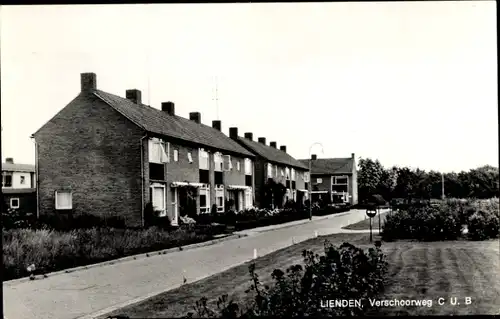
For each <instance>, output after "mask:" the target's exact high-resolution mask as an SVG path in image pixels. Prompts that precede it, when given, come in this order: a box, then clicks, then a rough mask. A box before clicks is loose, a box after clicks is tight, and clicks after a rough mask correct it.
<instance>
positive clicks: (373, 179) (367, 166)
mask: <svg viewBox="0 0 500 319" xmlns="http://www.w3.org/2000/svg"><path fill="white" fill-rule="evenodd" d="M383 171H384V167H383V166H382V164H380V162H379V161H378V160H375V161H373V160H371V159H369V158H366V159H364V158H360V159H359V171H358V194H359V195H358V196H359V198H360V200H361V201H363V200H366V199H368V197H369V196H370V195H373V194H376V193H377V188H378V187H379V184H380V179H381V178H382V174H383Z"/></svg>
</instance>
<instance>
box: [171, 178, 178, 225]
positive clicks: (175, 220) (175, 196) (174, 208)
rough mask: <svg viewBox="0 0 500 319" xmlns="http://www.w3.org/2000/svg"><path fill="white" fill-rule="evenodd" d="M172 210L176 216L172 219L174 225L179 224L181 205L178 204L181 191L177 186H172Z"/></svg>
mask: <svg viewBox="0 0 500 319" xmlns="http://www.w3.org/2000/svg"><path fill="white" fill-rule="evenodd" d="M171 190H172V199H171V203H172V204H171V205H172V212H173V213H174V218H173V219H172V221H171V223H170V224H171V225H172V226H177V225H178V224H179V206H178V205H177V202H178V197H179V192H178V191H177V187H172V188H171Z"/></svg>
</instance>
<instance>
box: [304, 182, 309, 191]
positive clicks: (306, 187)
mask: <svg viewBox="0 0 500 319" xmlns="http://www.w3.org/2000/svg"><path fill="white" fill-rule="evenodd" d="M304 188H305V189H307V190H309V183H307V182H305V183H304Z"/></svg>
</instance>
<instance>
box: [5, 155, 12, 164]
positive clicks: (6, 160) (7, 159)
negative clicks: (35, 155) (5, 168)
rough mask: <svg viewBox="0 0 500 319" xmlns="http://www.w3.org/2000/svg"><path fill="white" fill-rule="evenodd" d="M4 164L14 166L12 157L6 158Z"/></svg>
mask: <svg viewBox="0 0 500 319" xmlns="http://www.w3.org/2000/svg"><path fill="white" fill-rule="evenodd" d="M5 163H10V164H14V159H13V158H12V157H7V158H6V159H5Z"/></svg>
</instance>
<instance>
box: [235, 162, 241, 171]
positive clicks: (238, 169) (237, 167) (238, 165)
mask: <svg viewBox="0 0 500 319" xmlns="http://www.w3.org/2000/svg"><path fill="white" fill-rule="evenodd" d="M236 170H237V171H238V172H239V171H241V163H240V161H237V162H236Z"/></svg>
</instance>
